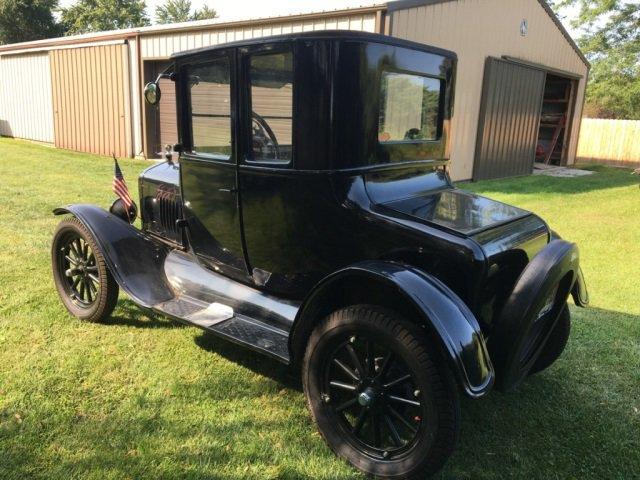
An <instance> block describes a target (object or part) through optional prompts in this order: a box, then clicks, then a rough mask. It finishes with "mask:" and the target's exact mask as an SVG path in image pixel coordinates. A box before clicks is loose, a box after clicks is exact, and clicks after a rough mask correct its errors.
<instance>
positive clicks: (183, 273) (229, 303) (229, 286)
mask: <svg viewBox="0 0 640 480" xmlns="http://www.w3.org/2000/svg"><path fill="white" fill-rule="evenodd" d="M164 273H165V275H166V279H167V281H168V283H169V285H170V287H171V289H172V290H173V294H174V297H173V298H171V299H169V300H166V301H164V302H160V303H157V304H155V305H153V310H155V311H157V312H160V313H162V314H165V315H168V316H170V317H173V318H175V319H177V320H180V321H181V322H184V323H187V324H190V325H194V326H197V327H200V328H202V329H204V330H206V331H209V332H212V333H215V334H216V335H219V336H221V337H224V338H226V339H229V340H231V341H233V342H236V343H239V344H241V345H245V346H247V347H249V348H252V349H254V350H257V351H259V352H261V353H265V354H267V355H270V356H272V357H275V358H276V359H278V360H280V361H282V362H285V363H289V330H290V328H291V325H292V324H293V321H294V319H295V317H296V314H297V312H298V309H299V307H300V304H299V302H294V301H290V300H284V299H280V298H277V297H274V296H271V295H269V294H266V293H264V292H262V291H260V290H257V289H255V288H252V287H249V286H248V285H243V284H241V283H238V282H235V281H233V280H231V279H229V278H227V277H225V276H223V275H220V274H217V273H215V272H212V271H211V270H208V269H205V268H203V267H202V266H200V265H199V264H198V263H197V261H195V259H194V258H193V257H192V256H191V255H189V254H186V253H184V252H179V251H176V250H174V251H172V252H170V253H169V254H168V255H167V257H166V259H165V261H164Z"/></svg>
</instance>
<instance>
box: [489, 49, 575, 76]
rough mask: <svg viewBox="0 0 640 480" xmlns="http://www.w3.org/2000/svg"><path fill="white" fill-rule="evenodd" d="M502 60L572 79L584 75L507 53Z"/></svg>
mask: <svg viewBox="0 0 640 480" xmlns="http://www.w3.org/2000/svg"><path fill="white" fill-rule="evenodd" d="M502 60H506V61H507V62H511V63H517V64H519V65H524V66H525V67H531V68H535V69H536V70H544V71H545V72H548V73H551V74H553V75H559V76H561V77H567V78H570V79H572V80H580V79H582V78H584V75H580V74H579V73H574V72H569V71H567V70H561V69H559V68H553V67H548V66H547V65H544V64H542V63H535V62H530V61H529V60H524V59H522V58H518V57H510V56H509V55H503V56H502Z"/></svg>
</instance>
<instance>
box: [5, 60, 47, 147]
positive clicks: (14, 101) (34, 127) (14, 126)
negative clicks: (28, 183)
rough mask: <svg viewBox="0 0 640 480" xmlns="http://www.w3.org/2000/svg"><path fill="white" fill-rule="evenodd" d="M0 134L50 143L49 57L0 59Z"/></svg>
mask: <svg viewBox="0 0 640 480" xmlns="http://www.w3.org/2000/svg"><path fill="white" fill-rule="evenodd" d="M0 78H1V79H2V80H1V85H0V134H1V135H7V136H10V137H18V138H26V139H29V140H37V141H40V142H50V143H53V139H54V134H53V132H54V127H53V108H52V92H51V69H50V62H49V55H48V54H47V53H46V52H45V53H35V54H33V53H32V54H26V55H15V56H2V57H0Z"/></svg>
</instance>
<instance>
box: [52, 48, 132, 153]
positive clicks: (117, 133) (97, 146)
mask: <svg viewBox="0 0 640 480" xmlns="http://www.w3.org/2000/svg"><path fill="white" fill-rule="evenodd" d="M49 55H50V57H51V76H52V79H53V112H54V126H55V145H56V147H59V148H67V149H70V150H79V151H83V152H91V153H98V154H102V155H111V154H112V153H114V154H115V155H117V156H119V157H129V156H131V123H130V106H131V98H130V92H129V81H128V77H129V65H128V63H129V62H128V52H127V46H126V45H124V44H121V45H105V46H94V47H86V48H77V49H67V50H54V51H51V52H49Z"/></svg>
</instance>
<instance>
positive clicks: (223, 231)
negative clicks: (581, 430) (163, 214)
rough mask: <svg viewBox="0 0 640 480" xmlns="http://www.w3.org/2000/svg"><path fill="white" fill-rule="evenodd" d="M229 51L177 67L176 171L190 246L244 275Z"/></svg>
mask: <svg viewBox="0 0 640 480" xmlns="http://www.w3.org/2000/svg"><path fill="white" fill-rule="evenodd" d="M234 66H235V58H234V51H233V50H230V51H227V52H224V53H222V54H218V55H216V56H215V57H213V58H212V57H211V56H208V57H207V58H206V59H203V60H202V61H197V62H194V63H191V64H188V65H184V66H183V67H182V68H181V72H180V78H181V80H182V82H181V85H182V89H183V92H182V99H183V101H184V103H185V105H186V108H184V110H183V112H182V117H181V118H182V123H183V126H182V130H183V143H184V150H185V151H184V152H183V153H182V155H181V157H180V164H181V166H180V175H181V185H182V195H183V199H184V208H185V217H186V219H187V223H188V227H189V235H190V242H191V246H192V248H193V250H194V252H195V254H196V255H197V257H198V258H199V260H200V261H201V262H202V263H203V264H205V265H206V266H208V267H209V268H212V269H213V270H215V271H218V272H222V273H224V274H226V275H228V276H231V277H236V278H246V264H245V260H244V252H243V247H242V238H241V227H240V224H241V222H240V210H239V205H238V195H237V192H238V185H237V154H236V148H235V143H236V142H235V140H234V138H235V137H234V135H235V128H234V118H235V114H234V109H235V108H236V105H235V104H236V102H235V99H234V98H235V88H234V78H235V74H234V70H235V68H234Z"/></svg>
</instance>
